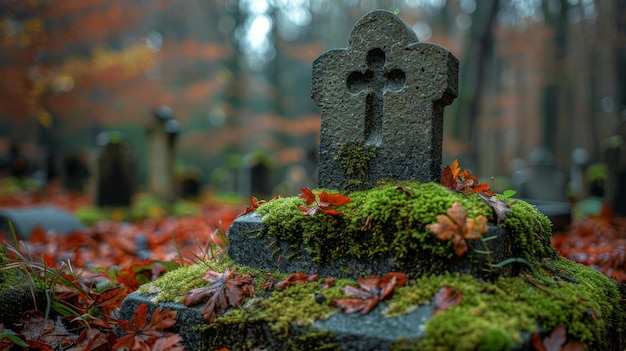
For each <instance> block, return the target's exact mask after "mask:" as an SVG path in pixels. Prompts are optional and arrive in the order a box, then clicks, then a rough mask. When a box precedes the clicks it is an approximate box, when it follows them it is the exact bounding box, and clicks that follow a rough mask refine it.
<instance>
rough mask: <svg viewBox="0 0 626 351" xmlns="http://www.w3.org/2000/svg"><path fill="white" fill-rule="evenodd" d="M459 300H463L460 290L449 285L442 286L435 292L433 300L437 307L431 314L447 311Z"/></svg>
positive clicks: (459, 301)
mask: <svg viewBox="0 0 626 351" xmlns="http://www.w3.org/2000/svg"><path fill="white" fill-rule="evenodd" d="M461 301H463V294H461V291H459V290H458V289H455V288H453V287H450V286H444V287H442V288H441V289H439V291H437V293H436V294H435V298H434V302H435V304H436V305H437V308H436V309H435V311H434V312H433V315H435V314H437V313H439V312H443V311H447V310H448V308H450V307H452V306H454V305H458V304H459V303H461Z"/></svg>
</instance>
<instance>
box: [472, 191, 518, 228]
mask: <svg viewBox="0 0 626 351" xmlns="http://www.w3.org/2000/svg"><path fill="white" fill-rule="evenodd" d="M478 196H480V198H481V199H482V200H483V202H484V203H486V204H487V205H488V206H490V207H491V208H493V210H494V211H495V212H496V217H497V218H498V224H500V223H502V221H503V220H504V218H506V215H507V213H509V212H511V207H510V206H509V204H508V203H507V202H504V201H502V200H500V199H498V198H497V197H496V196H495V195H488V194H487V193H484V192H481V193H478Z"/></svg>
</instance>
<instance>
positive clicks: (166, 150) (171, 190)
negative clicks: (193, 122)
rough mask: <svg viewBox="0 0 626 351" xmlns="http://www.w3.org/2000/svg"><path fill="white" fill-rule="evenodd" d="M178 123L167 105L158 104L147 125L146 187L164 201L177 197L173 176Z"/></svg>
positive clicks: (178, 129) (178, 130)
mask: <svg viewBox="0 0 626 351" xmlns="http://www.w3.org/2000/svg"><path fill="white" fill-rule="evenodd" d="M179 132H180V125H179V124H178V121H177V120H176V119H174V113H173V112H172V109H171V108H169V107H168V106H160V107H158V108H157V109H156V111H155V113H154V120H153V122H152V124H151V125H150V126H149V127H148V130H147V133H148V148H149V150H148V152H149V156H148V157H149V159H148V189H149V191H150V193H151V194H153V195H155V196H156V197H158V198H160V199H162V200H165V201H174V200H176V198H177V197H178V191H177V186H176V178H175V172H174V169H175V166H176V151H175V149H176V139H177V137H178V133H179Z"/></svg>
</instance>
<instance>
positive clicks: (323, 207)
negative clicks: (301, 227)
mask: <svg viewBox="0 0 626 351" xmlns="http://www.w3.org/2000/svg"><path fill="white" fill-rule="evenodd" d="M300 190H301V191H302V193H300V195H298V196H299V197H300V198H301V199H303V200H304V202H305V203H306V204H307V205H313V206H311V207H306V206H298V209H299V210H301V211H303V212H304V214H305V215H309V216H313V215H314V214H316V213H317V212H318V211H319V212H322V213H325V214H327V215H331V216H339V215H341V214H342V212H340V211H337V210H336V209H334V208H330V206H342V205H345V204H347V203H350V202H352V199H351V198H349V197H347V196H345V195H341V194H329V193H327V192H325V191H323V190H320V191H318V193H317V196H318V197H319V200H317V199H316V196H315V194H314V193H313V191H311V189H309V188H300Z"/></svg>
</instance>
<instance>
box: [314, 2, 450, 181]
mask: <svg viewBox="0 0 626 351" xmlns="http://www.w3.org/2000/svg"><path fill="white" fill-rule="evenodd" d="M458 66H459V62H458V60H457V59H456V58H455V57H454V56H453V55H452V54H451V53H450V52H449V51H448V50H446V49H444V48H442V47H440V46H438V45H435V44H429V43H420V42H418V38H417V36H416V35H415V33H414V32H413V31H412V30H411V29H410V28H409V27H408V26H407V24H406V23H404V22H403V21H402V20H399V19H398V17H396V16H395V15H394V14H392V13H390V12H386V11H374V12H370V13H368V14H366V15H365V16H364V17H363V18H361V19H360V20H359V22H358V23H357V24H356V25H355V27H354V28H353V30H352V33H351V34H350V39H349V42H348V47H347V48H345V49H335V50H330V51H327V52H326V53H324V54H322V55H321V56H320V57H318V58H317V59H316V60H315V61H313V82H312V97H313V100H314V101H315V103H316V104H317V105H319V106H320V107H321V110H322V119H321V135H320V154H319V171H318V173H319V174H318V185H319V186H320V187H324V188H332V189H346V188H351V189H354V188H367V187H369V186H371V185H374V184H376V182H377V181H379V180H381V179H384V178H393V179H397V180H407V179H412V180H419V181H423V182H428V181H438V180H439V179H440V176H441V154H442V151H441V143H442V138H443V108H444V106H446V105H448V104H450V103H451V102H452V100H454V98H456V96H457V85H458ZM355 158H364V160H365V164H359V165H351V164H350V163H351V162H354V159H355Z"/></svg>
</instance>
